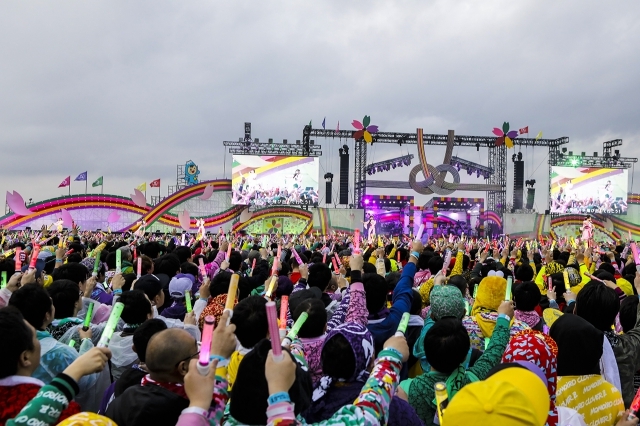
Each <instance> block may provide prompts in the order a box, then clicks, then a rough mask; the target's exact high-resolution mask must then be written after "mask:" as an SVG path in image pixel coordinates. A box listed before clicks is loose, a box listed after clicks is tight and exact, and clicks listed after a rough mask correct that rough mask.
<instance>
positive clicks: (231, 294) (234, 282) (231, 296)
mask: <svg viewBox="0 0 640 426" xmlns="http://www.w3.org/2000/svg"><path fill="white" fill-rule="evenodd" d="M239 280H240V275H238V274H233V275H231V280H230V281H229V291H228V292H227V302H226V303H225V305H224V310H225V311H229V313H231V314H232V315H233V306H234V305H235V302H236V294H237V293H238V281H239ZM229 318H231V315H229Z"/></svg>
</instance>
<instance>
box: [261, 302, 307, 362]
mask: <svg viewBox="0 0 640 426" xmlns="http://www.w3.org/2000/svg"><path fill="white" fill-rule="evenodd" d="M266 309H267V320H268V322H269V337H270V339H271V350H272V351H273V360H274V361H282V359H283V355H282V346H281V345H280V332H279V331H278V314H277V313H276V304H275V303H274V302H267V305H266ZM305 313H306V312H305Z"/></svg>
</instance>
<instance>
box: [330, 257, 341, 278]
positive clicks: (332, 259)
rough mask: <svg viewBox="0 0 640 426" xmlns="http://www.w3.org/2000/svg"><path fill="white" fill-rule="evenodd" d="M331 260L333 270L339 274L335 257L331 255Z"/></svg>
mask: <svg viewBox="0 0 640 426" xmlns="http://www.w3.org/2000/svg"><path fill="white" fill-rule="evenodd" d="M331 261H332V262H333V270H334V271H335V273H336V275H340V268H338V263H337V262H336V258H335V257H332V258H331Z"/></svg>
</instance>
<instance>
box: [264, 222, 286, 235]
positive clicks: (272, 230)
mask: <svg viewBox="0 0 640 426" xmlns="http://www.w3.org/2000/svg"><path fill="white" fill-rule="evenodd" d="M267 227H268V230H267V234H277V233H279V232H280V231H282V220H278V219H271V223H269V224H268V225H267Z"/></svg>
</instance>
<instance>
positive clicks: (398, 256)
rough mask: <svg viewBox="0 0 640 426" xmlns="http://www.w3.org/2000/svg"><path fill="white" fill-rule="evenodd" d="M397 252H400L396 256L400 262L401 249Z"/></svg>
mask: <svg viewBox="0 0 640 426" xmlns="http://www.w3.org/2000/svg"><path fill="white" fill-rule="evenodd" d="M397 254H398V255H397V256H396V257H397V258H398V260H397V261H398V263H399V262H400V250H398V253H397Z"/></svg>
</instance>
